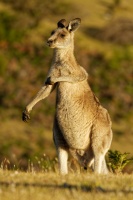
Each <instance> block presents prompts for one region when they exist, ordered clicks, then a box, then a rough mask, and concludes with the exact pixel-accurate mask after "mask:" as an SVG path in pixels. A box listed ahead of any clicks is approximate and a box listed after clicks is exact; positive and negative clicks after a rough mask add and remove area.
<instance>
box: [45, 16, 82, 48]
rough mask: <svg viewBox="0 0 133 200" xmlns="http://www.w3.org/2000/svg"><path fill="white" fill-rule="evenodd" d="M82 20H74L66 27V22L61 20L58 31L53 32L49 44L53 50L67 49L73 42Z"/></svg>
mask: <svg viewBox="0 0 133 200" xmlns="http://www.w3.org/2000/svg"><path fill="white" fill-rule="evenodd" d="M80 23H81V19H80V18H76V19H73V20H72V21H70V22H69V24H68V25H66V20H65V19H61V20H60V21H59V22H58V23H57V29H55V30H54V31H52V33H51V36H50V37H49V39H48V41H47V44H48V46H49V47H51V48H67V47H69V46H70V45H71V43H72V41H73V36H74V32H75V31H76V30H77V29H78V28H79V26H80Z"/></svg>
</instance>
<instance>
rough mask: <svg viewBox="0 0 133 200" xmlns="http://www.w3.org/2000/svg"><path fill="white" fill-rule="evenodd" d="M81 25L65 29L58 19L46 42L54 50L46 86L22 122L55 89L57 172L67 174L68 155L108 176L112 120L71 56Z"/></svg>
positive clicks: (83, 72)
mask: <svg viewBox="0 0 133 200" xmlns="http://www.w3.org/2000/svg"><path fill="white" fill-rule="evenodd" d="M80 22H81V20H80V19H79V18H76V19H74V20H72V21H70V23H69V24H68V26H66V20H64V19H63V20H60V21H59V22H58V27H57V29H56V30H55V31H54V32H53V33H52V35H51V36H50V38H49V39H48V41H47V43H48V46H49V47H51V48H54V57H53V62H52V65H51V68H50V70H49V72H48V76H47V78H46V82H45V85H44V86H43V87H42V88H41V90H40V91H39V92H38V94H37V95H36V97H35V98H34V99H33V101H31V103H30V104H28V105H27V107H26V109H25V111H24V112H23V120H24V121H27V120H28V119H29V118H30V117H29V113H30V111H31V110H32V108H33V106H34V105H35V104H36V103H37V102H38V101H40V100H42V99H44V98H46V97H47V96H48V95H49V94H50V93H51V92H52V91H53V90H54V89H55V87H56V89H57V93H56V94H57V97H56V113H55V119H54V126H53V137H54V142H55V146H56V149H57V153H58V158H59V165H60V173H62V174H67V173H68V169H67V159H68V152H70V153H71V154H72V156H73V157H74V158H76V159H77V160H78V161H79V163H80V164H81V165H82V166H83V167H85V168H86V167H87V166H90V167H92V168H93V169H94V172H96V173H107V172H108V170H107V167H106V163H105V154H106V152H107V151H108V149H109V148H110V145H111V141H112V130H111V120H110V117H109V114H108V112H107V110H106V109H105V108H103V107H102V106H101V105H100V102H99V100H98V99H97V98H96V97H95V95H94V94H93V92H92V91H91V88H90V86H89V84H88V81H87V79H88V74H87V72H86V71H85V69H84V68H82V67H81V66H80V65H79V64H78V63H77V61H76V59H75V57H74V54H73V49H74V44H73V41H74V32H75V31H76V30H77V29H78V27H79V25H80Z"/></svg>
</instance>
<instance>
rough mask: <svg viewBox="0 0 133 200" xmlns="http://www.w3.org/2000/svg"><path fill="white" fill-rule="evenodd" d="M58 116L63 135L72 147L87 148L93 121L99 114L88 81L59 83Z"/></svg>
mask: <svg viewBox="0 0 133 200" xmlns="http://www.w3.org/2000/svg"><path fill="white" fill-rule="evenodd" d="M57 90H58V91H57V102H56V118H57V120H58V123H59V126H60V129H61V131H62V133H63V136H64V138H65V140H66V142H67V143H68V145H69V146H70V147H71V148H76V149H85V148H87V146H88V145H89V142H90V140H89V138H90V133H91V128H92V124H93V121H94V120H95V117H96V114H97V106H98V105H97V102H96V101H94V95H93V93H92V91H91V90H90V88H89V86H88V83H87V81H83V82H80V83H74V84H72V83H65V82H64V83H58V87H57Z"/></svg>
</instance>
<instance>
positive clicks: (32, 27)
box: [0, 0, 133, 170]
mask: <svg viewBox="0 0 133 200" xmlns="http://www.w3.org/2000/svg"><path fill="white" fill-rule="evenodd" d="M76 17H80V18H81V20H82V23H81V27H80V28H79V30H78V31H77V32H76V34H75V56H76V58H77V60H78V62H79V63H80V64H81V65H82V66H83V67H84V68H85V69H86V70H87V72H88V73H89V84H90V85H91V87H92V90H93V91H94V93H95V94H96V96H97V97H98V98H99V99H100V101H101V104H102V105H103V106H104V107H105V108H107V109H108V111H109V113H110V116H111V118H112V122H113V132H114V138H113V142H112V146H111V149H112V150H118V151H121V152H123V153H124V152H129V153H130V154H131V155H133V0H127V1H125V0H93V1H91V0H73V1H71V0H63V1H61V0H54V1H49V0H29V1H23V0H17V1H16V0H0V163H1V165H4V164H5V165H6V164H9V165H13V166H17V167H18V168H21V169H26V168H27V166H28V162H29V160H34V159H40V158H42V157H45V156H49V157H50V158H54V157H55V156H56V151H55V147H54V144H53V139H52V125H53V117H54V112H55V92H53V93H52V94H51V95H50V96H49V97H48V98H47V99H45V100H43V101H41V102H40V103H38V104H37V105H36V106H35V108H34V110H33V111H32V113H31V121H30V122H29V123H28V124H26V123H24V122H22V120H21V115H22V111H23V109H24V108H25V106H26V105H27V104H28V103H29V102H30V101H31V99H32V98H33V97H34V96H35V94H36V93H37V92H38V90H39V89H40V88H41V87H42V85H43V83H44V80H45V77H46V74H47V71H48V69H49V67H50V64H51V58H52V53H53V50H52V49H49V48H48V47H47V46H46V40H47V38H48V37H49V35H50V33H51V31H52V30H53V29H55V28H56V24H57V22H58V21H59V20H60V19H62V18H66V19H67V20H68V22H69V21H70V20H71V19H73V18H76ZM130 168H132V170H133V166H132V167H130ZM130 170H131V169H130Z"/></svg>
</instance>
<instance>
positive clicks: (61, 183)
mask: <svg viewBox="0 0 133 200" xmlns="http://www.w3.org/2000/svg"><path fill="white" fill-rule="evenodd" d="M132 197H133V175H127V174H124V175H112V174H110V175H108V176H107V175H106V176H103V175H94V174H88V173H81V174H74V173H70V174H69V175H67V176H60V175H59V174H58V173H53V172H49V173H35V172H34V173H33V172H32V173H31V172H19V171H3V170H0V199H1V200H9V199H10V200H18V199H19V200H25V199H28V200H31V199H34V200H42V199H47V200H52V199H53V198H54V199H55V200H67V199H71V200H82V199H84V200H86V199H93V200H96V199H99V200H102V199H107V200H114V199H115V200H116V199H120V200H123V199H128V200H131V199H132Z"/></svg>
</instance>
